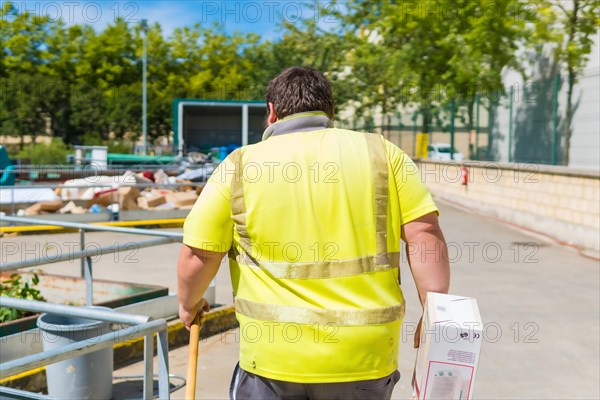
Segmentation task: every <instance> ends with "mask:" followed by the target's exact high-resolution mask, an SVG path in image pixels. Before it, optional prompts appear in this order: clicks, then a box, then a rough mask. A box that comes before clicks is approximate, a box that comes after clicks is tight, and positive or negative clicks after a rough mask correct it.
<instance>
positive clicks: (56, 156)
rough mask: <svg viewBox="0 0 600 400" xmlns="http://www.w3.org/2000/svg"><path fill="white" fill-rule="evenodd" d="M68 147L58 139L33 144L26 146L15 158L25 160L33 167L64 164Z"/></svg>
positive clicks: (68, 150)
mask: <svg viewBox="0 0 600 400" xmlns="http://www.w3.org/2000/svg"><path fill="white" fill-rule="evenodd" d="M70 151H71V149H70V148H69V146H67V145H66V144H64V143H63V141H62V140H61V139H59V138H53V139H52V142H51V143H48V144H46V143H35V144H32V145H28V146H27V147H25V148H24V149H23V150H21V151H20V152H19V153H18V154H17V158H27V159H29V161H30V163H31V164H33V165H48V164H66V163H67V154H68V153H69V152H70Z"/></svg>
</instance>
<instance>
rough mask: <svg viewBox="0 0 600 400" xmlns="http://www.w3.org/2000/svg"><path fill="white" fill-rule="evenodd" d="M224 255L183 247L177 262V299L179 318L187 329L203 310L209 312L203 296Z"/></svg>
mask: <svg viewBox="0 0 600 400" xmlns="http://www.w3.org/2000/svg"><path fill="white" fill-rule="evenodd" d="M224 254H225V253H217V252H214V251H207V250H200V249H196V248H193V247H189V246H186V245H185V244H184V245H183V246H181V251H180V252H179V260H178V261H177V297H178V299H179V318H181V321H182V322H183V324H184V325H185V326H186V327H187V328H189V327H190V325H191V324H192V322H193V320H194V317H195V316H196V313H197V312H198V311H199V310H200V309H201V308H202V309H204V310H205V311H208V305H207V304H206V303H205V302H202V296H203V295H204V293H205V292H206V289H208V285H209V284H210V282H211V281H212V280H213V278H214V277H215V275H216V274H217V271H218V270H219V266H220V265H221V260H222V259H223V255H224Z"/></svg>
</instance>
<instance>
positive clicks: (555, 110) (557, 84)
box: [552, 74, 560, 165]
mask: <svg viewBox="0 0 600 400" xmlns="http://www.w3.org/2000/svg"><path fill="white" fill-rule="evenodd" d="M559 89H560V74H556V77H555V78H554V97H553V99H552V100H553V101H554V104H553V105H554V108H553V110H552V165H556V164H558V148H557V147H558V91H559Z"/></svg>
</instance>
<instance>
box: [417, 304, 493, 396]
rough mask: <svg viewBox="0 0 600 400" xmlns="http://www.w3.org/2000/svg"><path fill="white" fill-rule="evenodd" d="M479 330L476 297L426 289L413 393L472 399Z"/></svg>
mask: <svg viewBox="0 0 600 400" xmlns="http://www.w3.org/2000/svg"><path fill="white" fill-rule="evenodd" d="M482 331H483V324H482V322H481V317H480V315H479V308H478V307H477V300H475V299H474V298H470V297H462V296H452V295H447V294H439V293H427V301H426V303H425V313H424V316H423V325H422V326H421V344H420V346H419V351H418V353H417V361H416V363H415V374H414V377H413V397H414V398H416V399H419V400H442V399H443V400H450V399H457V400H470V399H472V398H473V388H474V386H475V374H476V372H477V364H478V363H479V352H480V350H481V342H482V340H483V339H482Z"/></svg>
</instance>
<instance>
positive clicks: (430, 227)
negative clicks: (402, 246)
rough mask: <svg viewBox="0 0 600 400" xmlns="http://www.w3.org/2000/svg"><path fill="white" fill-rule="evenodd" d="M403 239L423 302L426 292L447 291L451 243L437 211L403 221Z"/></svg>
mask: <svg viewBox="0 0 600 400" xmlns="http://www.w3.org/2000/svg"><path fill="white" fill-rule="evenodd" d="M402 240H404V241H405V242H406V253H407V255H408V264H409V266H410V269H411V272H412V275H413V278H414V280H415V284H416V285H417V290H418V291H419V298H420V300H421V304H422V305H423V304H425V299H426V298H427V292H436V293H448V288H449V286H450V263H449V261H448V247H447V246H446V240H445V239H444V234H443V233H442V230H441V228H440V225H439V222H438V217H437V214H436V213H429V214H426V215H424V216H422V217H420V218H417V219H416V220H414V221H411V222H409V223H407V224H405V225H403V226H402Z"/></svg>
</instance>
